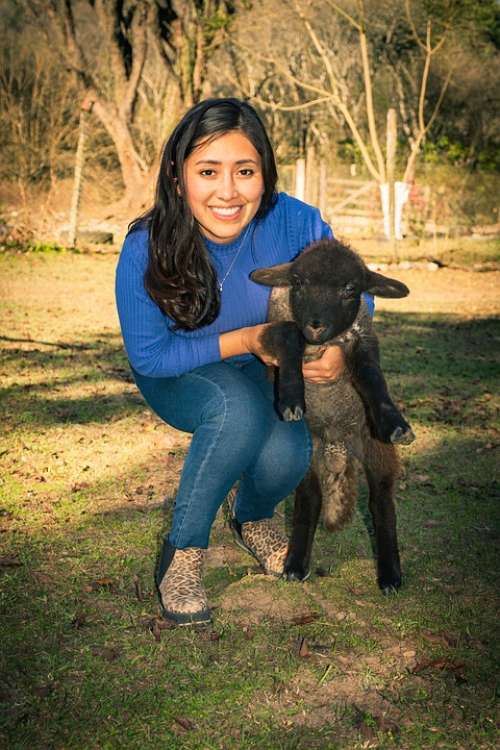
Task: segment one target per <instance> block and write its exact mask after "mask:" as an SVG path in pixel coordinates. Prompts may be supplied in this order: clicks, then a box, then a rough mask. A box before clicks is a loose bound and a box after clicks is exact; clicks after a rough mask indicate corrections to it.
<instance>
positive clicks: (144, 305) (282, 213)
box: [116, 193, 333, 378]
mask: <svg viewBox="0 0 500 750" xmlns="http://www.w3.org/2000/svg"><path fill="white" fill-rule="evenodd" d="M332 236H333V235H332V231H331V229H330V227H329V226H328V224H326V223H325V222H324V221H323V220H322V219H321V215H320V212H319V211H318V209H316V208H313V207H312V206H309V205H307V204H305V203H302V202H301V201H299V200H297V199H296V198H292V197H290V196H289V195H286V193H280V194H279V196H278V199H277V201H276V203H275V205H274V206H273V208H272V209H271V210H270V211H269V212H268V213H267V214H266V216H265V217H264V218H263V219H261V220H260V221H255V219H254V220H253V221H252V222H251V224H250V225H249V226H248V227H247V229H246V230H245V233H244V234H242V235H240V237H238V238H237V239H236V240H235V241H234V242H231V243H227V244H218V243H215V242H211V241H210V240H205V241H206V245H207V248H208V251H209V253H210V256H211V258H212V262H213V264H214V268H215V269H216V271H217V275H218V278H219V280H222V279H224V276H225V274H226V273H227V271H228V269H229V267H230V264H231V261H232V260H233V259H234V258H235V253H237V252H238V249H239V248H240V240H241V238H243V243H242V245H241V250H240V252H239V254H238V256H237V257H236V260H235V262H234V265H233V266H232V268H231V270H230V272H229V274H228V276H227V278H226V279H225V281H224V285H223V290H222V294H221V307H220V312H219V315H218V316H217V318H216V319H215V320H214V321H213V322H212V323H211V324H210V325H207V326H203V327H202V328H198V329H197V330H195V331H179V330H178V331H174V330H172V328H173V321H172V320H171V319H170V318H169V317H168V316H166V315H165V314H164V313H163V312H162V311H161V310H160V308H159V307H158V306H157V305H156V303H155V302H153V300H152V299H151V298H150V297H149V295H148V293H147V292H146V290H145V288H144V273H145V270H146V267H147V264H148V230H147V229H136V230H135V231H133V232H130V233H129V234H128V235H127V237H126V238H125V242H124V244H123V248H122V251H121V254H120V259H119V261H118V267H117V271H116V300H117V306H118V315H119V318H120V325H121V329H122V335H123V340H124V342H125V349H126V351H127V355H128V358H129V362H130V364H131V365H132V367H133V368H134V369H135V370H136V371H137V372H138V373H139V374H141V375H145V376H148V377H153V378H162V377H172V376H178V375H182V374H183V373H185V372H188V371H189V370H193V369H194V368H195V367H200V366H201V365H205V364H210V363H212V362H219V361H220V360H221V354H220V349H219V335H220V334H221V333H225V332H226V331H232V330H234V329H236V328H243V327H244V326H253V325H257V324H258V323H265V321H266V315H267V305H268V300H269V295H270V292H271V290H270V288H268V287H265V286H262V285H260V284H256V283H255V282H253V281H252V280H251V279H250V278H249V274H250V272H251V271H253V270H255V269H256V268H264V267H267V266H274V265H276V264H277V263H286V262H287V261H289V260H292V259H293V258H294V257H295V256H296V255H298V254H299V253H300V252H301V251H302V250H303V249H304V248H305V247H306V246H307V245H309V244H310V243H311V242H314V241H315V240H319V239H323V238H328V237H332ZM252 356H253V355H251V354H244V355H240V356H237V357H232V358H231V360H232V361H241V362H244V361H247V360H250V359H251V358H252Z"/></svg>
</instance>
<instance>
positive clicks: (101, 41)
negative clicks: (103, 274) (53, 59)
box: [28, 0, 231, 200]
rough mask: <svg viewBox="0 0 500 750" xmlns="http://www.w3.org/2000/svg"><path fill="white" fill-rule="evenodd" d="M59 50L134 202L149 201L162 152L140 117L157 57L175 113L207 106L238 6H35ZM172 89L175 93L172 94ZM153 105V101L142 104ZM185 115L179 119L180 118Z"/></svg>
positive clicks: (58, 0) (114, 2) (147, 2)
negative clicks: (213, 65)
mask: <svg viewBox="0 0 500 750" xmlns="http://www.w3.org/2000/svg"><path fill="white" fill-rule="evenodd" d="M28 8H29V10H30V12H31V18H32V20H33V22H35V20H36V23H37V25H40V23H41V24H42V28H43V29H44V31H45V34H46V36H47V38H50V39H51V41H52V48H53V49H54V50H55V52H56V53H57V54H58V55H59V56H60V57H61V59H62V61H63V63H64V65H65V66H66V67H67V69H68V70H70V71H72V72H73V73H74V75H75V76H76V77H77V79H78V81H79V84H80V87H81V91H82V97H81V98H82V103H83V104H84V106H85V107H89V106H90V107H91V109H92V113H93V114H94V115H95V116H96V117H97V118H98V120H99V122H100V123H101V124H102V126H103V127H104V128H105V130H106V132H107V133H108V135H109V136H110V138H111V140H112V141H113V144H114V146H115V148H116V153H117V155H118V159H119V162H120V168H121V174H122V178H123V182H124V184H125V190H126V198H127V199H129V200H134V199H135V197H136V196H137V195H141V193H142V192H143V189H144V186H145V184H146V183H147V182H148V181H149V180H150V178H151V169H152V168H154V163H155V159H156V157H157V144H156V143H154V142H152V139H145V138H144V137H143V134H142V133H141V132H140V128H138V126H137V112H138V109H139V108H140V104H141V93H142V88H143V84H144V76H145V71H147V70H148V63H150V60H151V57H152V56H153V55H154V54H155V53H156V59H157V61H161V62H160V64H161V66H162V71H161V73H162V75H160V78H162V85H164V82H165V79H166V80H167V81H168V82H172V81H174V82H175V84H176V86H177V89H178V94H179V96H178V97H171V101H172V105H173V107H175V108H179V109H180V108H182V107H184V106H190V105H191V104H193V103H194V102H195V101H197V99H198V98H199V96H200V94H201V90H202V86H203V83H204V78H205V71H206V64H207V59H208V57H209V55H210V53H211V51H212V50H213V49H214V47H215V46H216V39H215V37H216V34H217V31H218V30H219V28H221V27H222V26H223V25H224V23H226V22H227V19H228V17H229V12H230V10H231V8H230V4H228V3H226V2H222V1H221V0H194V1H193V2H189V1H188V0H172V2H166V1H165V0H156V1H155V0H81V2H78V1H77V0H28ZM171 89H172V87H170V90H171ZM142 98H143V100H144V99H145V100H146V101H147V94H146V95H145V96H144V97H142ZM176 114H177V112H176Z"/></svg>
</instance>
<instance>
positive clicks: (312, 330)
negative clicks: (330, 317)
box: [304, 320, 326, 340]
mask: <svg viewBox="0 0 500 750" xmlns="http://www.w3.org/2000/svg"><path fill="white" fill-rule="evenodd" d="M325 331H326V326H324V325H321V321H320V320H311V321H310V322H309V323H308V324H307V325H306V326H305V327H304V334H305V336H306V337H307V338H309V339H312V340H316V339H318V338H319V337H320V336H321V334H323V333H324V332H325Z"/></svg>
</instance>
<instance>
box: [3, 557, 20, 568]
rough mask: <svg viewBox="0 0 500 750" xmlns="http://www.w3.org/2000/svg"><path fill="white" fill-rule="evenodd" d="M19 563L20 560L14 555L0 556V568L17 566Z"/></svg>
mask: <svg viewBox="0 0 500 750" xmlns="http://www.w3.org/2000/svg"><path fill="white" fill-rule="evenodd" d="M21 565H22V562H21V560H20V559H19V558H18V557H16V555H12V556H11V557H0V568H19V567H20V566H21Z"/></svg>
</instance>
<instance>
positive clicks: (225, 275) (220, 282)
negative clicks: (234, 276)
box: [217, 224, 250, 292]
mask: <svg viewBox="0 0 500 750" xmlns="http://www.w3.org/2000/svg"><path fill="white" fill-rule="evenodd" d="M249 229H250V224H249V225H248V226H247V228H246V229H245V231H244V233H243V236H242V238H241V241H240V244H239V245H238V249H237V251H236V253H235V255H234V256H233V259H232V261H231V263H230V264H229V268H228V269H227V271H226V273H225V274H224V277H223V278H222V279H221V281H219V282H218V283H217V286H218V287H219V292H222V287H223V286H224V283H225V281H226V279H227V277H228V276H229V274H230V273H231V271H232V270H233V266H234V264H235V263H236V260H237V258H238V255H239V254H240V250H241V248H242V247H243V243H244V242H245V238H246V236H247V233H248V230H249Z"/></svg>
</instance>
